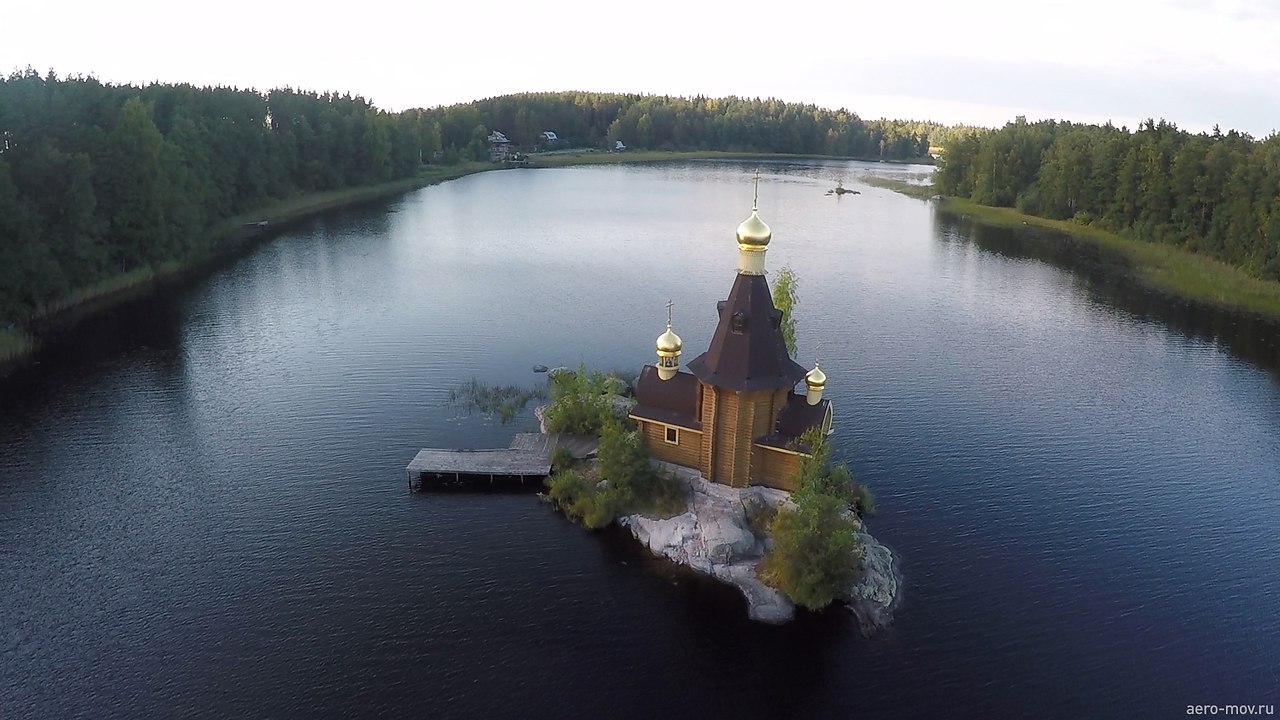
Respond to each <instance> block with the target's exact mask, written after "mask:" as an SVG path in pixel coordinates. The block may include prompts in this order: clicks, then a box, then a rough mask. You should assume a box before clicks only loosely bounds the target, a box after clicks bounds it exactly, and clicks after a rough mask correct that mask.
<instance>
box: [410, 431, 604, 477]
mask: <svg viewBox="0 0 1280 720" xmlns="http://www.w3.org/2000/svg"><path fill="white" fill-rule="evenodd" d="M597 444H598V442H597V441H596V439H595V438H586V437H580V436H577V435H543V434H542V433H520V434H518V435H516V437H515V439H514V440H512V441H511V447H508V448H501V449H489V450H456V449H448V448H424V449H422V450H419V451H418V454H417V455H415V456H414V458H413V460H412V461H410V462H409V465H408V466H407V467H405V469H404V473H405V478H406V479H407V480H408V481H409V489H410V490H421V489H422V488H423V487H424V486H427V485H457V486H470V485H486V484H487V485H494V484H495V483H497V482H500V481H501V482H503V483H510V482H512V481H515V482H518V483H519V484H521V485H524V484H525V482H526V481H531V482H534V483H540V482H541V481H542V479H543V478H545V477H546V476H547V475H550V474H551V452H552V451H553V450H554V449H555V448H557V447H565V448H568V449H569V452H571V453H573V456H574V457H575V458H585V457H590V456H591V455H593V454H595V451H596V445H597Z"/></svg>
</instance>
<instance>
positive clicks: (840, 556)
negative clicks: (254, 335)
mask: <svg viewBox="0 0 1280 720" xmlns="http://www.w3.org/2000/svg"><path fill="white" fill-rule="evenodd" d="M795 500H796V507H795V509H790V508H781V509H779V510H778V513H777V515H776V516H775V517H774V519H773V522H772V523H771V524H770V530H771V533H772V536H773V548H772V549H771V550H770V551H769V552H768V553H767V554H766V555H765V557H764V560H763V561H762V562H761V563H760V567H759V568H758V569H757V574H758V575H759V576H760V579H761V580H763V581H764V582H766V583H768V584H770V585H772V586H774V587H776V588H778V589H779V590H782V592H784V593H786V595H787V597H789V598H791V600H792V601H793V602H795V603H796V604H797V605H802V606H804V607H807V608H810V609H812V610H817V609H819V608H823V607H826V606H827V605H828V604H830V603H831V601H832V600H834V599H836V597H837V596H838V595H839V594H840V591H841V590H843V589H844V588H846V587H848V586H849V585H850V584H852V583H853V582H854V581H855V580H856V579H857V570H856V568H857V562H858V557H859V553H860V548H859V547H858V543H857V540H856V539H855V537H854V531H855V529H856V525H855V522H854V520H853V518H852V517H850V516H849V515H848V514H847V513H846V512H845V511H846V508H847V506H846V505H845V503H844V502H843V501H842V500H841V499H839V498H835V497H832V496H829V495H823V494H820V493H796V495H795Z"/></svg>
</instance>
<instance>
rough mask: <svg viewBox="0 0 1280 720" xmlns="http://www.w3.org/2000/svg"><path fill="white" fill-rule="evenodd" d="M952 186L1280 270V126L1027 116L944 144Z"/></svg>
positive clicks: (1251, 268) (1263, 272) (945, 182)
mask: <svg viewBox="0 0 1280 720" xmlns="http://www.w3.org/2000/svg"><path fill="white" fill-rule="evenodd" d="M934 183H935V185H936V187H937V188H938V190H939V191H940V192H942V193H944V194H946V195H953V196H960V197H966V198H970V199H972V200H973V201H975V202H977V203H980V204H983V205H995V206H1004V207H1016V208H1017V209H1018V210H1020V211H1022V212H1025V213H1028V214H1031V215H1039V216H1042V217H1049V218H1055V219H1061V220H1074V221H1076V222H1079V223H1082V224H1085V225H1091V226H1095V227H1099V228H1102V229H1105V230H1110V231H1113V232H1117V233H1120V234H1121V235H1127V236H1129V237H1132V238H1135V239H1139V240H1150V241H1154V242H1160V243H1166V244H1170V245H1174V246H1177V247H1181V248H1183V249H1186V250H1189V251H1191V252H1195V253H1202V254H1206V255H1209V256H1212V257H1214V258H1217V259H1219V260H1222V261H1224V262H1227V263H1230V264H1232V265H1236V266H1238V267H1240V268H1242V269H1244V270H1245V271H1247V272H1249V273H1250V274H1252V275H1254V276H1256V277H1260V278H1264V279H1270V280H1280V135H1276V134H1274V133H1273V134H1272V135H1270V136H1269V137H1267V138H1266V139H1264V140H1255V139H1254V138H1252V137H1250V136H1249V135H1246V134H1241V133H1238V132H1235V131H1231V132H1227V133H1223V132H1221V131H1220V130H1219V129H1217V128H1214V130H1213V131H1212V132H1209V133H1198V134H1193V133H1189V132H1186V131H1184V130H1179V129H1178V128H1177V127H1176V126H1174V125H1173V124H1171V123H1168V122H1165V121H1163V120H1161V121H1159V122H1156V121H1155V120H1147V121H1145V122H1143V123H1142V124H1141V125H1140V126H1139V127H1138V129H1137V130H1136V131H1130V130H1129V129H1127V128H1123V127H1121V128H1117V127H1114V126H1112V125H1110V124H1108V125H1101V126H1099V125H1079V124H1073V123H1069V122H1058V121H1042V122H1035V123H1029V122H1027V121H1026V120H1025V119H1023V118H1018V119H1017V120H1015V121H1014V122H1011V123H1008V124H1007V125H1005V126H1004V127H1003V128H1000V129H998V130H994V131H990V132H981V133H971V134H968V135H965V136H963V137H956V138H954V139H953V140H952V142H950V143H948V144H947V147H946V151H945V153H944V154H943V157H942V161H941V163H940V166H939V168H938V171H937V174H936V176H935V178H934Z"/></svg>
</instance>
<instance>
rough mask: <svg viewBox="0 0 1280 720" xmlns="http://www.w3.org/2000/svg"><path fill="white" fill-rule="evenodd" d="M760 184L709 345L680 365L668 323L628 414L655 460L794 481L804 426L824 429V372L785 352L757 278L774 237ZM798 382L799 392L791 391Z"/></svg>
mask: <svg viewBox="0 0 1280 720" xmlns="http://www.w3.org/2000/svg"><path fill="white" fill-rule="evenodd" d="M759 183H760V177H759V175H758V174H757V175H756V202H754V203H753V204H752V208H751V217H749V218H747V219H746V220H744V221H743V222H742V224H740V225H739V226H738V232H737V239H738V273H737V277H735V278H734V281H733V287H732V288H731V289H730V290H729V299H728V300H723V301H721V302H719V303H717V304H716V311H717V312H718V313H719V315H720V317H719V321H718V322H717V324H716V329H715V333H714V334H713V335H712V337H711V345H710V346H709V347H708V348H707V351H706V352H704V353H702V354H701V355H699V356H698V357H696V358H694V359H693V360H692V361H691V362H690V363H689V366H688V370H687V371H686V370H682V369H680V355H681V353H682V350H683V344H682V343H681V340H680V337H679V336H678V335H676V334H675V332H674V331H673V330H672V329H671V316H670V303H668V315H667V330H666V332H664V333H662V335H660V336H658V340H657V354H658V362H657V363H656V364H654V365H645V366H644V369H643V370H642V371H641V373H640V378H639V379H638V380H637V381H636V405H635V407H634V409H633V410H632V411H631V417H632V419H634V420H635V421H636V422H637V423H638V424H639V426H640V429H641V434H642V436H643V438H644V442H645V447H646V448H647V450H648V451H649V454H650V455H651V456H653V457H655V458H658V459H659V460H665V461H667V462H672V463H676V464H679V465H685V466H687V467H691V468H696V469H697V470H698V471H699V472H701V473H702V476H703V477H704V478H706V479H708V480H711V481H713V482H718V483H723V484H726V485H731V486H733V487H746V486H747V485H765V486H768V487H773V488H779V489H783V490H794V489H795V488H794V487H792V484H793V478H794V477H795V474H796V471H797V470H798V469H799V465H800V461H801V459H802V458H803V457H804V456H806V455H807V453H806V452H805V448H804V447H802V446H800V444H799V443H798V442H797V441H798V439H799V437H800V435H801V434H802V433H804V432H805V431H806V430H808V429H810V428H815V427H816V428H821V430H822V432H823V433H827V432H829V431H830V429H831V403H830V401H828V400H824V399H822V391H823V389H824V388H825V387H826V383H827V378H826V375H825V374H823V372H822V370H820V369H819V368H818V366H817V364H816V363H815V364H814V367H813V369H812V370H810V371H808V372H807V373H806V372H805V369H804V368H803V367H802V366H800V365H799V364H797V363H796V362H795V361H794V360H792V359H791V356H790V354H789V353H788V352H787V346H786V342H785V341H784V340H783V337H782V312H781V311H780V310H778V309H777V308H776V307H774V304H773V297H772V294H771V293H770V292H769V283H768V282H767V281H766V280H765V271H764V256H765V251H766V250H767V249H768V246H769V241H770V239H772V235H773V233H772V231H771V230H770V229H769V226H768V225H766V224H765V222H764V221H763V220H761V219H760V213H759ZM802 380H803V381H804V384H805V392H804V394H797V393H796V392H795V388H796V385H797V384H798V383H799V382H801V381H802Z"/></svg>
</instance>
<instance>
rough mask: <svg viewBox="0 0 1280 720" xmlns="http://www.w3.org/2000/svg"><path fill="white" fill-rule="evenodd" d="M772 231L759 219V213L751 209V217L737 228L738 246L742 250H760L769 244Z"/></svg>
mask: <svg viewBox="0 0 1280 720" xmlns="http://www.w3.org/2000/svg"><path fill="white" fill-rule="evenodd" d="M772 237H773V231H772V230H770V229H769V226H768V225H766V224H765V223H764V221H763V220H761V219H760V213H759V212H758V211H757V210H755V209H754V208H752V210H751V217H749V218H747V219H746V220H743V221H742V224H741V225H739V226H738V244H739V245H741V246H743V247H744V248H752V247H755V248H762V247H764V246H766V245H768V244H769V240H770V239H771V238H772Z"/></svg>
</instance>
